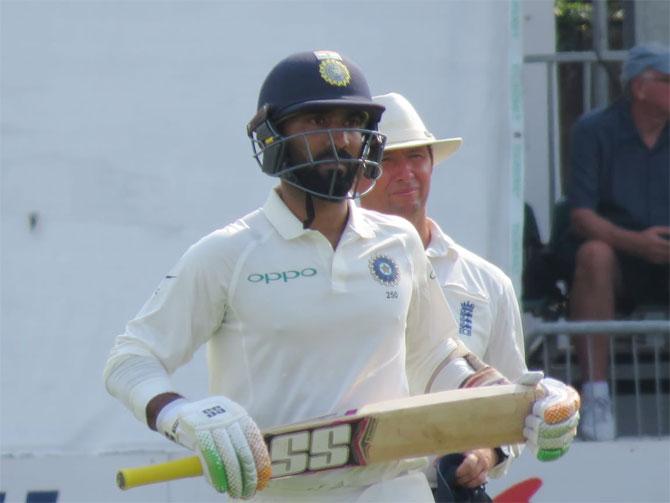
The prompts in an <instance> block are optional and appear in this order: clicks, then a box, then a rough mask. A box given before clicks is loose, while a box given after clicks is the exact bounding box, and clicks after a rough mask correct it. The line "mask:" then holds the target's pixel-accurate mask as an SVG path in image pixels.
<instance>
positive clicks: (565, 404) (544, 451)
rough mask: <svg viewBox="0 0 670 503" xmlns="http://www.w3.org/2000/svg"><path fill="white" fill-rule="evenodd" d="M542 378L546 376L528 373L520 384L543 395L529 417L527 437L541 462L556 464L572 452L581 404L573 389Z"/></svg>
mask: <svg viewBox="0 0 670 503" xmlns="http://www.w3.org/2000/svg"><path fill="white" fill-rule="evenodd" d="M542 376H543V374H542V372H528V373H526V374H524V375H523V376H522V377H521V378H520V379H519V380H518V381H517V382H518V384H525V385H527V386H536V387H537V388H538V390H539V392H540V395H541V398H539V399H538V400H536V401H535V402H534V403H533V408H532V411H531V413H530V414H529V415H528V416H526V421H525V428H524V430H523V434H524V436H525V437H526V441H527V445H528V447H529V448H530V449H531V451H532V452H533V454H535V456H536V457H537V459H539V460H540V461H553V460H555V459H558V458H560V457H561V456H562V455H563V454H565V453H566V452H567V451H568V449H569V448H570V445H571V444H572V440H573V439H574V438H575V435H576V434H577V424H578V423H579V405H580V400H579V394H578V393H577V391H575V389H574V388H573V387H572V386H568V385H567V384H563V383H562V382H561V381H557V380H556V379H552V378H549V377H547V378H542Z"/></svg>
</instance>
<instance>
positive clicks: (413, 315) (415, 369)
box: [406, 248, 458, 395]
mask: <svg viewBox="0 0 670 503" xmlns="http://www.w3.org/2000/svg"><path fill="white" fill-rule="evenodd" d="M414 263H415V264H416V271H415V272H416V274H415V289H414V293H413V296H412V302H411V305H410V312H409V313H408V319H407V330H406V337H407V357H406V362H407V376H408V381H409V387H410V393H411V394H413V395H415V394H422V393H428V392H430V391H431V388H432V383H433V380H434V379H435V376H436V375H437V374H439V373H440V371H441V370H442V368H443V367H444V366H445V365H446V364H447V362H448V357H449V355H450V354H451V352H452V351H453V349H454V345H453V343H452V344H449V340H452V341H453V340H455V341H458V335H457V327H456V321H455V320H454V318H453V316H452V314H451V311H450V309H449V305H448V304H447V301H446V299H445V298H444V293H443V292H442V288H441V287H440V285H439V283H438V282H437V279H436V275H435V273H434V272H433V268H432V266H431V265H430V262H428V259H427V257H426V255H425V253H424V251H423V248H421V250H419V253H418V256H417V257H416V259H415V260H414ZM448 386H449V388H450V389H456V388H457V387H458V383H455V382H450V383H449V385H448Z"/></svg>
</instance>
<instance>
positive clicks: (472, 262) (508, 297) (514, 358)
mask: <svg viewBox="0 0 670 503" xmlns="http://www.w3.org/2000/svg"><path fill="white" fill-rule="evenodd" d="M429 223H430V226H431V239H430V243H429V245H428V247H427V248H426V254H427V255H428V258H429V259H430V262H431V264H432V265H433V269H434V270H435V273H436V274H437V279H438V282H439V283H440V285H441V286H442V291H443V292H444V296H445V297H446V299H447V303H448V304H449V307H450V309H451V313H452V315H453V316H454V318H455V319H456V324H457V325H458V336H459V337H460V339H461V340H462V341H463V342H464V343H465V345H466V346H467V347H468V349H469V350H470V351H472V352H473V353H475V354H476V355H477V356H478V357H479V358H480V359H481V360H482V361H484V362H485V363H487V364H489V365H491V366H492V367H495V368H496V369H497V370H499V371H500V372H501V373H502V374H503V375H504V376H505V377H507V379H509V380H510V381H514V380H516V379H517V378H518V377H520V376H521V375H522V374H523V373H524V372H526V371H527V367H526V359H525V350H524V339H523V328H522V325H521V314H520V312H519V304H518V302H517V299H516V295H515V293H514V286H513V285H512V281H511V280H510V279H509V277H508V276H507V275H506V274H505V273H504V272H503V271H502V270H500V269H499V268H498V267H496V266H495V265H493V264H492V263H490V262H488V261H487V260H484V259H483V258H482V257H480V256H479V255H476V254H475V253H473V252H471V251H469V250H467V249H466V248H463V247H462V246H460V245H458V244H457V243H456V242H455V241H454V240H453V239H451V238H450V237H449V236H447V235H446V234H445V233H444V232H443V231H442V229H441V228H440V227H439V225H437V223H435V222H434V221H432V220H429ZM519 452H520V446H511V447H510V450H509V452H508V455H510V458H509V459H508V461H507V462H505V463H501V464H500V465H498V466H496V467H495V468H494V469H493V470H491V471H490V474H491V475H492V476H494V477H496V476H500V475H502V474H503V473H504V472H505V471H506V470H507V468H508V466H509V462H510V461H511V459H512V458H514V457H516V456H518V454H519Z"/></svg>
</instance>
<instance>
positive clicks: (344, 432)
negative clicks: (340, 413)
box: [270, 424, 351, 477]
mask: <svg viewBox="0 0 670 503" xmlns="http://www.w3.org/2000/svg"><path fill="white" fill-rule="evenodd" d="M350 442H351V425H350V424H338V425H336V426H326V427H324V428H319V429H316V430H306V431H297V432H294V433H286V434H284V435H276V436H274V437H272V439H271V440H270V457H271V458H272V476H273V477H282V476H285V475H297V474H298V473H303V472H306V471H318V470H325V469H326V468H337V467H340V466H344V465H346V464H347V463H348V462H349V443H350Z"/></svg>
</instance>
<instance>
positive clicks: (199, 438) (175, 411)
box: [156, 396, 272, 499]
mask: <svg viewBox="0 0 670 503" xmlns="http://www.w3.org/2000/svg"><path fill="white" fill-rule="evenodd" d="M156 427H157V429H158V431H159V432H161V433H163V434H164V435H165V436H167V437H168V438H170V439H171V440H173V441H175V442H177V443H179V444H181V445H183V446H184V447H186V448H188V449H191V450H193V451H195V452H196V453H197V454H198V457H199V458H200V463H201V464H202V468H203V472H204V474H205V478H206V479H207V481H208V482H209V483H210V484H211V485H212V487H214V489H216V490H217V491H218V492H221V493H225V492H227V493H228V494H229V495H230V496H231V497H233V498H243V499H248V498H252V497H253V496H254V494H256V491H261V490H262V489H264V488H265V487H266V486H267V484H268V482H269V480H270V476H271V474H272V464H271V461H270V455H269V454H268V451H267V447H266V445H265V442H264V440H263V436H262V434H261V432H260V430H259V429H258V426H256V423H254V421H253V420H252V419H251V418H250V417H249V415H248V414H247V412H246V411H245V410H244V408H243V407H242V406H240V405H238V404H237V403H235V402H233V401H232V400H229V399H228V398H225V397H222V396H212V397H209V398H205V399H204V400H199V401H197V402H189V401H187V400H183V399H181V400H176V401H174V402H171V403H169V404H168V405H166V406H165V407H164V408H163V409H162V410H161V412H160V414H159V415H158V418H157V419H156Z"/></svg>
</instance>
